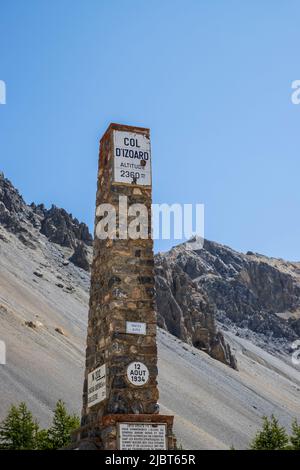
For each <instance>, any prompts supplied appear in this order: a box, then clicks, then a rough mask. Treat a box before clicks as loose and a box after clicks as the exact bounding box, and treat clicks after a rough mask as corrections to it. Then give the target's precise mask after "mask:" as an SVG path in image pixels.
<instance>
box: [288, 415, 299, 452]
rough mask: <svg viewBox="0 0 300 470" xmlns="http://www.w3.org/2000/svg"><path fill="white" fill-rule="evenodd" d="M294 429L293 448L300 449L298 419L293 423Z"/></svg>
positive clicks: (292, 436)
mask: <svg viewBox="0 0 300 470" xmlns="http://www.w3.org/2000/svg"><path fill="white" fill-rule="evenodd" d="M292 431H293V433H292V435H291V436H290V441H291V444H292V449H293V450H300V424H298V422H297V420H296V419H295V420H294V421H293V423H292Z"/></svg>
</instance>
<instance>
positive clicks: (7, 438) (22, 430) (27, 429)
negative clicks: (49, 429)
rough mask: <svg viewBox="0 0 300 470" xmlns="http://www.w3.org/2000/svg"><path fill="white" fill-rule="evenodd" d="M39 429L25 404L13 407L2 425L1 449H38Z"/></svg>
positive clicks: (0, 426) (0, 427) (0, 432)
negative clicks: (37, 436) (37, 437)
mask: <svg viewBox="0 0 300 470" xmlns="http://www.w3.org/2000/svg"><path fill="white" fill-rule="evenodd" d="M38 430H39V427H38V424H37V422H36V421H35V420H34V419H33V416H32V413H31V412H30V411H29V410H28V408H27V406H26V404H25V403H24V402H22V403H20V404H19V406H12V407H11V408H10V410H9V412H8V415H7V417H6V418H5V419H4V421H3V422H2V423H1V425H0V448H1V449H12V450H28V449H36V435H37V433H38Z"/></svg>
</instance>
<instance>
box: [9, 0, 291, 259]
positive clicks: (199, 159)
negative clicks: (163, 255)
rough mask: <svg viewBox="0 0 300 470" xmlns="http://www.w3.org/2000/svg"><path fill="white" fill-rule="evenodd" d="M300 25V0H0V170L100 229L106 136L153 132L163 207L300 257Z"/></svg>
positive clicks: (227, 238) (239, 243) (213, 231)
mask: <svg viewBox="0 0 300 470" xmlns="http://www.w3.org/2000/svg"><path fill="white" fill-rule="evenodd" d="M299 17H300V3H299V1H292V0H288V1H285V2H282V1H280V0H264V1H259V0H251V1H250V0H248V1H243V2H241V1H240V0H239V1H238V0H227V1H226V2H225V1H224V0H219V1H218V0H205V1H204V0H202V1H201V0H184V1H183V0H181V1H179V0H163V1H162V0H159V1H158V0H151V1H146V0H139V1H138V0H130V1H129V0H88V1H83V0H61V1H59V0H51V1H49V0H43V1H40V0H27V1H26V2H25V1H23V0H19V1H18V0H1V11H0V80H4V81H5V82H6V86H7V104H6V105H5V106H3V105H1V106H0V169H1V170H2V171H4V173H5V175H6V176H7V177H8V178H10V179H11V180H12V181H13V183H14V184H15V185H16V186H17V187H18V188H19V189H20V191H21V192H22V194H23V195H24V197H25V199H26V201H27V202H28V203H30V202H31V201H35V202H37V203H38V202H44V203H45V204H46V205H47V206H49V205H51V204H52V203H54V204H56V205H58V206H61V207H64V208H66V209H67V210H68V211H69V212H72V213H73V215H76V216H77V217H78V218H79V219H81V220H84V221H85V222H87V223H88V224H89V225H90V227H91V228H92V226H93V219H94V204H95V188H96V170H97V159H98V141H99V138H100V136H101V135H102V133H103V132H104V130H105V129H106V127H107V126H108V124H109V123H110V122H120V123H124V124H133V125H141V126H145V127H150V128H151V134H152V152H153V191H154V202H156V203H162V202H166V203H175V202H179V203H204V204H205V211H206V214H205V215H206V217H205V223H206V226H205V235H206V237H207V238H209V239H212V240H215V241H218V242H221V243H225V244H227V245H230V246H232V247H233V248H235V249H237V250H242V251H247V250H253V251H258V252H261V253H265V254H267V255H270V256H276V257H283V258H287V259H291V260H300V244H299V240H300V217H299V208H300V192H299V170H300V159H299V146H300V140H299V133H300V132H299V131H300V105H299V106H296V105H293V104H292V102H291V93H292V90H291V83H292V81H293V80H296V79H299V78H300V63H299V43H300V30H299ZM172 244H174V242H172V241H170V242H157V243H156V249H167V248H168V247H169V246H171V245H172Z"/></svg>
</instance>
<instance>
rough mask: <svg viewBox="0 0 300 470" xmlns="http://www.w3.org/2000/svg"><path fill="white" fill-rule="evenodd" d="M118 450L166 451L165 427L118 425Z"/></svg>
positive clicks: (144, 424) (141, 424)
mask: <svg viewBox="0 0 300 470" xmlns="http://www.w3.org/2000/svg"><path fill="white" fill-rule="evenodd" d="M118 431H119V436H118V437H119V449H120V450H166V449H167V443H166V425H165V424H153V423H149V424H148V423H119V429H118Z"/></svg>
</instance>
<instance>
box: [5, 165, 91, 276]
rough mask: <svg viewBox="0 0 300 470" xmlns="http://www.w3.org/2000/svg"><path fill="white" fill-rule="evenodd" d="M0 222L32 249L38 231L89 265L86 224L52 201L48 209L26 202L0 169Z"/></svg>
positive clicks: (79, 261) (89, 239) (78, 260)
mask: <svg viewBox="0 0 300 470" xmlns="http://www.w3.org/2000/svg"><path fill="white" fill-rule="evenodd" d="M0 224H1V225H2V226H4V227H5V228H6V229H7V230H8V231H9V232H11V233H14V234H15V235H17V236H18V238H19V240H20V241H21V242H22V243H23V244H24V245H27V246H29V247H31V248H33V249H34V248H35V242H36V241H37V238H38V235H39V233H41V234H43V235H45V236H46V238H47V239H48V240H49V241H50V242H52V243H56V244H58V245H60V246H62V247H66V248H70V249H72V250H74V257H71V261H73V260H74V262H75V264H76V262H77V265H78V266H79V264H81V266H80V267H83V269H89V268H88V259H87V250H86V247H90V246H91V245H92V243H93V237H92V235H91V234H90V232H89V229H88V227H87V225H86V224H84V223H80V222H79V221H78V220H77V219H76V218H73V216H72V214H68V213H67V212H66V211H65V210H64V209H60V208H58V207H56V206H54V205H52V207H51V208H50V209H46V207H45V206H44V204H39V205H36V204H34V203H32V204H31V205H27V204H26V203H25V201H24V199H23V198H22V196H21V195H20V194H19V192H18V190H17V189H16V188H15V187H14V186H13V185H12V183H11V182H10V181H9V180H8V179H7V178H5V177H4V174H3V173H0ZM85 258H86V260H85ZM76 260H77V261H76ZM78 263H79V264H78Z"/></svg>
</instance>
